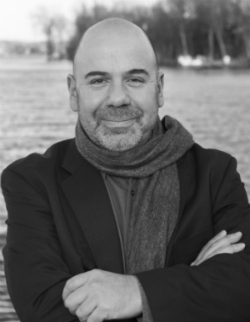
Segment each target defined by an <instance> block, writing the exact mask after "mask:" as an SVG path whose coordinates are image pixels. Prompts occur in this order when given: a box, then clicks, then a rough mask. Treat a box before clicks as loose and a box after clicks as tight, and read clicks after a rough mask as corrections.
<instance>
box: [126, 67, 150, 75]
mask: <svg viewBox="0 0 250 322" xmlns="http://www.w3.org/2000/svg"><path fill="white" fill-rule="evenodd" d="M126 74H127V75H134V74H143V75H146V76H149V73H148V72H147V71H146V69H137V68H134V69H131V70H129V71H128V72H126Z"/></svg>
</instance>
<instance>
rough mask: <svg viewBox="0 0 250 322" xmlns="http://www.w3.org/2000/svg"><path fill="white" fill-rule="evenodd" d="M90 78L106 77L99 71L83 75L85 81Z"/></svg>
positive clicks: (105, 73) (105, 74)
mask: <svg viewBox="0 0 250 322" xmlns="http://www.w3.org/2000/svg"><path fill="white" fill-rule="evenodd" d="M91 76H108V73H107V72H101V71H93V72H89V73H88V74H86V75H85V77H84V78H85V79H86V78H88V77H91Z"/></svg>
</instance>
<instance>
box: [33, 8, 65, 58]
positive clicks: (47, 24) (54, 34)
mask: <svg viewBox="0 0 250 322" xmlns="http://www.w3.org/2000/svg"><path fill="white" fill-rule="evenodd" d="M33 20H34V23H35V25H36V26H38V28H39V29H40V30H41V32H42V33H43V34H44V35H45V37H46V51H47V59H48V60H52V59H53V58H54V57H55V55H57V56H59V57H60V56H61V55H62V51H63V49H62V45H63V36H64V32H65V30H66V26H67V22H66V19H65V17H64V16H62V15H59V14H56V15H54V14H51V13H50V12H49V11H48V9H47V8H46V7H40V8H39V9H38V10H37V12H36V13H35V14H34V16H33Z"/></svg>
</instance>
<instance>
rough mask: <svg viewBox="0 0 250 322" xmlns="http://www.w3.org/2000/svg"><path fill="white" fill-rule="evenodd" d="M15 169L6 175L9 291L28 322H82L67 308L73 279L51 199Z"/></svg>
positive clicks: (4, 190)
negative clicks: (67, 286) (66, 294)
mask: <svg viewBox="0 0 250 322" xmlns="http://www.w3.org/2000/svg"><path fill="white" fill-rule="evenodd" d="M26 174H27V175H26V176H24V175H23V174H22V175H21V174H20V172H18V171H15V168H14V170H13V168H10V167H9V168H7V169H6V170H5V171H4V172H3V174H2V190H3V194H4V197H5V201H6V206H7V210H8V220H7V221H6V223H7V225H8V230H7V243H6V246H5V247H4V249H3V255H4V262H5V274H6V279H7V285H8V291H9V294H10V298H11V300H12V302H13V305H14V308H15V310H16V312H17V315H18V317H19V318H20V320H21V321H22V322H55V321H58V322H59V321H60V322H77V321H78V319H77V318H76V317H75V316H73V315H72V314H70V312H69V311H68V309H66V308H65V307H64V305H63V300H62V291H63V288H64V285H65V283H66V281H67V280H68V279H69V278H71V277H72V276H71V275H70V273H69V270H68V268H67V266H66V265H65V262H64V260H63V255H62V250H61V247H60V243H59V241H58V237H57V233H56V230H55V227H54V223H53V219H52V218H53V217H52V214H51V210H50V205H49V201H48V198H46V196H45V194H43V193H42V192H41V189H40V187H39V184H36V183H34V182H32V181H31V180H30V179H29V173H28V172H27V173H26Z"/></svg>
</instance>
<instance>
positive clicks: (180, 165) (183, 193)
mask: <svg viewBox="0 0 250 322" xmlns="http://www.w3.org/2000/svg"><path fill="white" fill-rule="evenodd" d="M177 169H178V176H179V185H180V206H179V214H178V219H177V223H176V226H175V229H174V232H173V235H172V237H171V239H170V242H169V244H168V248H167V254H166V261H165V266H171V262H172V260H171V257H170V255H171V251H172V247H173V244H174V241H175V237H176V234H177V232H178V231H179V229H180V225H181V218H182V216H183V211H184V208H185V204H186V200H187V196H188V192H189V187H190V182H191V173H192V171H191V157H190V151H188V152H187V153H186V154H185V155H184V156H183V157H182V158H181V159H180V160H179V161H178V162H177Z"/></svg>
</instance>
